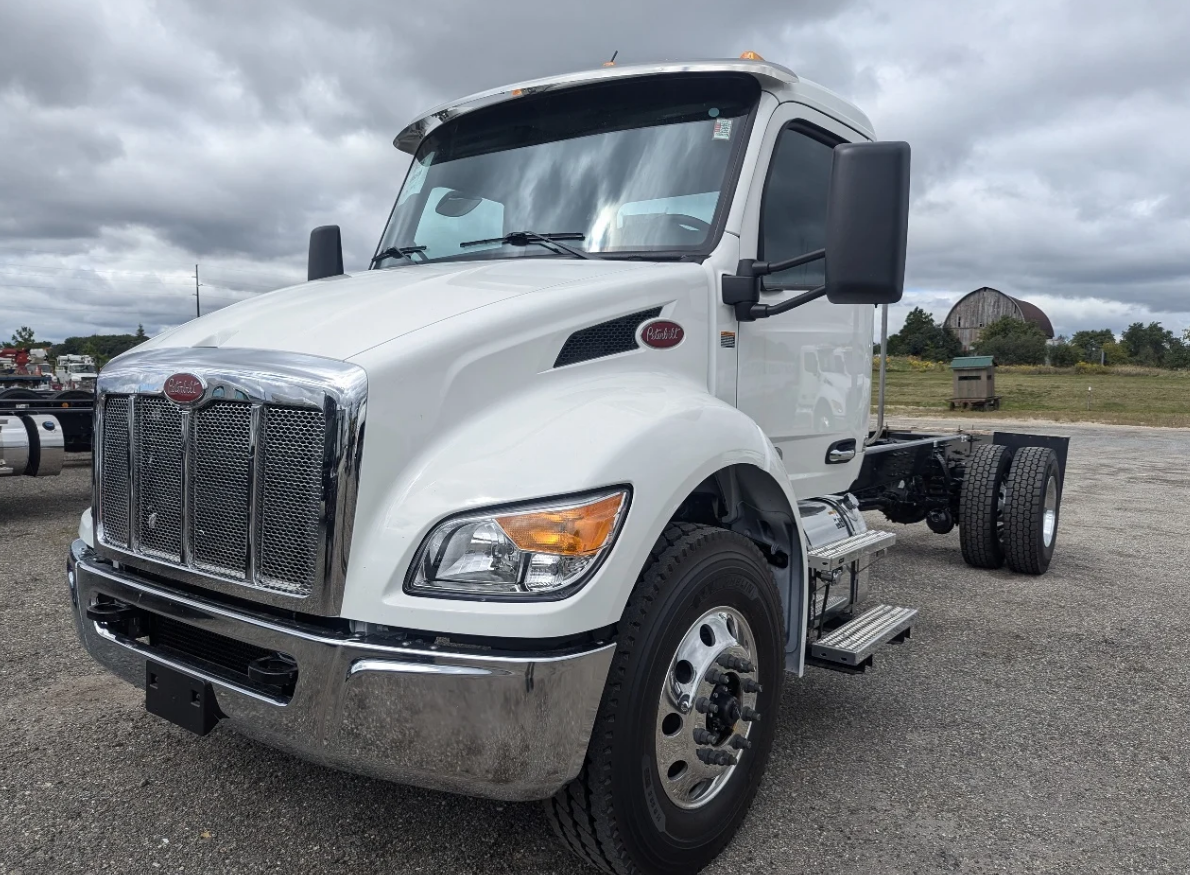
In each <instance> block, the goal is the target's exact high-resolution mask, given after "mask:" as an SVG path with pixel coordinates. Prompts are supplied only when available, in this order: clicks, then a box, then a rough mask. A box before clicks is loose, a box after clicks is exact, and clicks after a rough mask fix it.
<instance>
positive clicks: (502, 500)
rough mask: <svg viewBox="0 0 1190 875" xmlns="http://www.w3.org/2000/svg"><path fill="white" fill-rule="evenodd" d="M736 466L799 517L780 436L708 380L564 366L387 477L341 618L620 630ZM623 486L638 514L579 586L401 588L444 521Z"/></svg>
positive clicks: (493, 630)
mask: <svg viewBox="0 0 1190 875" xmlns="http://www.w3.org/2000/svg"><path fill="white" fill-rule="evenodd" d="M367 452H368V453H371V452H373V449H372V448H371V447H369V448H368V450H367ZM733 465H747V466H753V467H755V468H757V469H760V470H761V471H764V472H766V473H767V474H768V475H769V477H771V478H772V480H773V481H774V482H775V483H777V484H778V485H779V488H780V489H781V491H782V493H783V494H784V496H785V500H786V501H787V502H788V507H789V512H790V513H791V515H792V518H793V520H794V525H795V526H797V525H798V522H797V513H796V511H795V510H794V509H795V508H796V507H797V503H796V500H795V497H794V495H793V492H792V490H791V489H790V486H789V478H788V475H787V474H786V472H785V469H784V466H783V464H782V462H781V459H780V458H779V457H778V456H777V453H776V451H775V450H774V448H773V446H772V444H771V443H770V442H769V441H768V439H767V438H766V437H765V435H764V434H763V432H762V431H761V430H760V428H759V426H757V425H756V423H755V422H753V421H752V420H751V419H750V418H748V417H747V416H745V415H744V414H742V413H740V412H739V411H738V410H736V409H735V408H734V407H731V406H729V405H727V404H725V403H723V402H722V401H720V400H718V399H717V398H715V397H714V396H712V395H710V394H708V393H707V391H706V389H705V388H704V387H702V386H700V385H697V384H695V383H693V382H691V381H687V380H683V379H682V378H680V377H677V376H675V375H673V374H666V373H659V372H658V373H652V372H643V373H635V374H624V373H618V374H603V375H599V374H588V375H584V374H583V373H582V369H575V370H574V371H571V372H566V371H558V372H555V375H554V378H553V379H550V380H548V381H546V382H545V383H544V384H537V385H536V386H534V387H533V388H531V389H527V390H525V391H522V392H520V393H517V394H512V395H510V396H508V397H507V399H505V400H504V401H502V402H499V403H497V404H495V405H491V406H488V407H485V408H483V409H482V410H481V411H480V412H479V413H478V415H477V416H475V417H474V418H471V419H469V420H467V421H465V422H463V423H461V424H460V425H459V426H457V427H456V428H455V429H453V430H452V431H451V432H449V433H447V434H442V435H439V436H438V438H437V439H436V440H434V441H433V442H432V444H431V445H429V446H427V447H425V448H424V449H423V450H422V451H421V452H420V453H419V454H418V455H417V456H416V457H415V458H414V459H412V460H411V462H410V463H409V464H408V465H406V466H404V469H403V470H402V471H400V472H398V473H397V475H396V476H395V477H394V478H393V479H392V481H391V483H389V484H387V486H386V491H385V492H384V494H383V495H382V497H381V500H380V501H379V502H378V503H374V507H376V508H377V509H378V510H379V511H380V512H378V513H371V514H369V515H368V518H367V519H361V518H360V517H359V516H357V518H356V528H355V532H354V535H353V543H352V548H351V561H350V566H349V569H348V574H347V581H346V588H345V592H344V599H343V616H345V617H349V618H352V619H357V620H366V621H369V622H373V623H381V624H385V625H392V626H397V627H401V628H406V629H417V630H423V631H430V632H437V633H440V634H453V635H481V636H485V637H509V638H532V639H540V638H552V637H560V636H568V635H574V634H579V633H582V632H587V631H590V630H593V629H599V628H603V627H606V626H609V625H611V624H613V623H615V622H617V621H618V620H619V618H620V615H621V613H622V611H623V609H624V605H625V603H626V602H627V599H628V595H629V593H630V592H631V590H632V587H633V585H634V584H635V582H636V579H637V576H638V574H639V572H640V569H641V568H642V566H643V565H644V563H645V560H646V559H647V558H648V555H649V551H650V550H651V549H652V547H653V545H654V544H655V542H656V540H657V537H658V535H660V533H661V531H662V530H663V529H664V527H665V525H666V524H667V523H668V521H669V520H670V519H671V518H672V516H673V514H674V512H675V510H676V509H677V508H678V506H679V505H680V504H681V502H682V501H683V499H685V498H686V496H687V495H689V494H690V492H691V491H693V489H694V488H695V487H696V486H697V485H698V484H699V483H701V482H702V481H703V480H705V479H706V478H707V477H709V476H710V475H712V474H714V473H715V472H717V471H720V470H722V469H724V468H727V467H730V466H733ZM617 484H627V485H629V486H630V487H631V488H632V493H633V496H632V504H631V507H630V509H629V511H628V516H627V518H626V519H625V522H624V525H623V527H622V529H621V532H620V535H619V538H618V539H617V542H616V544H615V545H614V547H613V548H612V551H611V553H610V554H609V556H608V558H607V560H606V561H605V562H604V563H603V564H602V565H601V566H600V568H599V570H598V571H597V572H596V573H595V575H594V576H593V577H592V578H591V580H590V581H588V582H587V584H586V585H585V586H584V587H583V588H582V589H580V590H579V591H578V592H577V593H575V594H574V595H573V596H570V597H569V598H566V599H562V600H559V601H543V602H516V603H508V602H476V601H465V600H455V599H441V598H432V597H426V596H412V595H409V594H407V593H405V592H404V591H403V584H404V580H405V574H406V571H407V570H408V567H409V564H410V562H411V561H412V559H413V556H414V554H415V552H416V550H417V548H418V546H419V545H420V544H421V542H422V540H423V539H424V538H425V536H426V535H427V534H428V533H429V531H430V530H431V529H432V528H433V526H434V525H436V524H437V523H438V522H440V521H441V520H442V519H444V518H445V517H448V516H451V515H453V514H456V513H459V512H460V511H467V510H473V509H477V508H483V507H488V506H492V505H500V504H506V503H510V502H515V501H523V500H528V499H536V498H542V497H548V496H556V495H565V494H567V493H573V492H583V491H587V490H591V489H594V488H598V487H603V486H612V485H617ZM801 558H802V559H803V560H804V556H803V557H801ZM801 567H804V561H803V563H802V566H801ZM799 601H802V600H801V599H799Z"/></svg>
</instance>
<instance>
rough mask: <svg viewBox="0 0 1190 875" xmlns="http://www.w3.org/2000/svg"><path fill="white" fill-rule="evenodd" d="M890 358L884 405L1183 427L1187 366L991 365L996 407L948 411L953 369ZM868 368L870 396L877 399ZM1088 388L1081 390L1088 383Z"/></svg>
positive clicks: (1189, 410) (960, 415)
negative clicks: (1094, 369) (1101, 369)
mask: <svg viewBox="0 0 1190 875" xmlns="http://www.w3.org/2000/svg"><path fill="white" fill-rule="evenodd" d="M920 368H922V364H921V363H910V362H909V361H908V360H905V359H900V360H897V359H892V360H890V362H889V370H888V399H887V407H886V409H887V411H888V412H889V413H892V414H896V413H905V414H918V415H928V416H934V415H944V416H947V417H954V418H955V419H960V420H975V421H980V420H995V419H1049V420H1056V421H1059V422H1106V423H1112V424H1127V425H1155V426H1171V427H1179V428H1186V427H1190V372H1187V371H1158V370H1154V369H1145V368H1124V369H1121V370H1119V371H1116V372H1112V371H1109V372H1106V373H1097V374H1080V373H1076V372H1075V371H1074V369H1072V368H1066V369H1059V368H1026V367H1015V368H998V369H997V371H996V394H997V395H999V396H1000V409H999V410H998V411H988V412H983V411H964V410H957V411H951V410H950V409H949V408H950V398H951V386H952V382H951V381H952V375H951V372H950V369H949V368H947V367H946V366H944V365H942V366H935V368H934V369H930V370H921V369H920ZM878 373H879V372H878V370H873V372H872V380H873V388H872V401H873V409H875V402H876V379H877V377H878ZM1088 387H1090V389H1091V391H1090V392H1088V391H1087V388H1088Z"/></svg>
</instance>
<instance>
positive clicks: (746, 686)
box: [740, 678, 763, 693]
mask: <svg viewBox="0 0 1190 875" xmlns="http://www.w3.org/2000/svg"><path fill="white" fill-rule="evenodd" d="M740 687H741V688H742V689H743V690H744V692H745V693H759V692H760V691H761V690H762V689H763V687H761V686H760V684H758V683H756V681H754V680H752V678H744V679H743V680H741V681H740Z"/></svg>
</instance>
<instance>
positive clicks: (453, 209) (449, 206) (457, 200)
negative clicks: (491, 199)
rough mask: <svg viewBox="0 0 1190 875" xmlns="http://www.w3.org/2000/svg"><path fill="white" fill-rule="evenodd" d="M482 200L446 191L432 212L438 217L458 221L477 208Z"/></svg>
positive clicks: (458, 192) (457, 192)
mask: <svg viewBox="0 0 1190 875" xmlns="http://www.w3.org/2000/svg"><path fill="white" fill-rule="evenodd" d="M482 200H483V198H479V197H472V196H471V195H469V194H463V192H461V191H448V192H447V193H446V194H444V195H443V196H442V200H440V201H438V205H437V206H435V207H434V212H435V213H437V214H438V215H440V216H447V217H448V218H451V219H458V218H460V217H462V216H465V215H467V214H468V213H469V212H471V211H472V210H473V209H475V208H476V207H477V206H479V204H480V201H482Z"/></svg>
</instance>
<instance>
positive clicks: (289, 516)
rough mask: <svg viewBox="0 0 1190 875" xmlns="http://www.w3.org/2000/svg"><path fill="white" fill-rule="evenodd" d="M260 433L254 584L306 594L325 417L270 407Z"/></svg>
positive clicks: (314, 563) (313, 570)
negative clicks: (261, 466) (257, 553)
mask: <svg viewBox="0 0 1190 875" xmlns="http://www.w3.org/2000/svg"><path fill="white" fill-rule="evenodd" d="M263 432H264V434H263V436H262V437H263V439H262V447H263V452H264V473H263V477H262V481H263V482H262V483H261V513H260V560H259V566H258V567H259V578H260V579H259V583H260V585H262V586H267V587H269V588H270V589H278V590H282V591H286V592H293V593H295V594H297V593H302V594H305V593H308V592H309V591H310V589H311V587H312V586H313V585H314V579H315V575H316V574H317V573H318V546H319V543H320V541H321V537H320V532H319V522H320V518H321V516H322V514H321V506H322V497H323V496H322V468H323V460H322V451H323V447H324V445H325V442H326V417H325V415H324V414H323V412H322V411H321V410H297V409H293V408H286V407H269V408H266V409H265V413H264V429H263Z"/></svg>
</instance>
